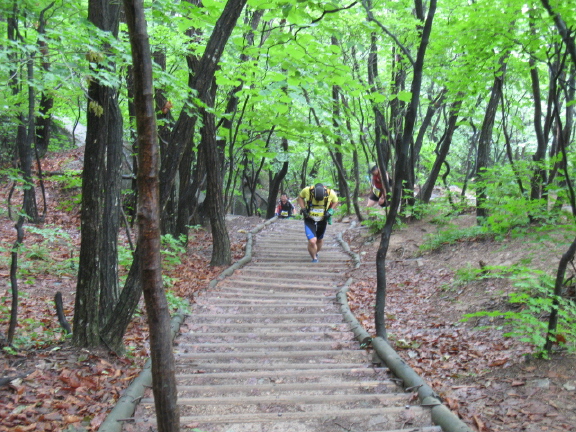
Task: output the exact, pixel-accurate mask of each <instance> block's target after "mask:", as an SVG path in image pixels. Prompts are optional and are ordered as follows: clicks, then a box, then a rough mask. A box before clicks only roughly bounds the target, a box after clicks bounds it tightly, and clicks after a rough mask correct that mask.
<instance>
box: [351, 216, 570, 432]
mask: <svg viewBox="0 0 576 432" xmlns="http://www.w3.org/2000/svg"><path fill="white" fill-rule="evenodd" d="M417 225H418V224H417ZM420 229H422V231H424V230H426V231H428V232H430V231H433V230H434V229H435V228H430V227H429V226H426V225H424V224H423V223H420V224H419V225H418V226H416V227H413V228H412V227H411V226H410V225H409V226H408V228H406V229H404V230H402V231H398V232H397V231H395V232H394V234H393V237H394V236H397V244H406V243H407V242H411V241H413V239H412V238H405V236H406V235H407V234H406V233H410V232H412V231H411V230H420ZM361 230H365V228H357V229H355V230H349V231H348V233H346V235H345V238H346V239H347V241H348V242H349V243H350V244H351V246H352V249H353V250H354V252H357V253H359V254H361V256H362V265H361V267H360V268H359V269H357V270H355V271H352V272H351V273H350V275H351V276H352V277H354V279H355V282H354V284H353V285H351V287H350V290H349V292H348V300H349V304H350V307H351V309H352V310H353V312H354V314H355V316H356V317H357V319H358V320H359V321H360V322H361V323H362V324H363V326H364V327H365V328H366V329H367V330H368V331H369V332H370V333H371V334H373V335H375V327H374V306H375V301H376V300H375V299H376V271H375V261H376V252H377V243H378V239H376V241H367V240H366V239H367V238H369V236H366V234H363V233H362V232H361ZM408 237H409V235H408ZM483 246H484V249H487V250H489V249H490V245H489V244H483ZM475 247H476V245H475V243H474V242H473V241H472V242H462V243H459V244H458V245H457V246H456V247H455V248H452V247H451V248H446V249H445V250H440V251H435V252H434V253H430V254H427V255H425V256H424V257H418V259H413V258H411V257H399V258H400V259H396V258H398V257H396V256H394V254H393V252H389V254H388V260H387V266H386V280H387V292H386V329H387V332H388V336H389V339H390V342H391V344H392V345H393V347H394V348H395V349H396V350H397V352H398V353H399V354H400V356H401V357H402V358H403V359H404V360H405V361H406V362H407V363H408V364H409V365H410V366H411V367H412V368H413V369H414V370H415V371H416V372H417V373H418V374H420V375H421V376H422V377H423V378H424V379H425V380H426V381H427V382H428V383H429V384H431V385H432V387H433V388H434V389H435V390H436V392H437V393H438V394H439V395H440V396H441V397H442V398H443V401H444V402H445V404H446V405H447V406H448V407H449V408H450V409H452V410H453V411H454V412H455V413H457V414H458V415H460V416H461V417H462V418H463V419H464V420H465V421H466V423H467V424H468V425H469V426H470V427H471V428H473V429H475V430H477V431H480V432H491V431H506V432H517V431H531V432H537V431H538V432H540V431H576V403H574V402H573V401H574V391H571V392H570V391H566V390H565V389H566V383H567V382H568V383H569V384H568V388H573V387H572V385H571V384H570V383H572V382H576V372H575V367H574V366H575V364H576V361H575V358H574V356H563V355H562V354H558V355H556V357H555V359H554V360H555V361H556V363H551V362H546V361H545V360H540V359H534V358H532V357H531V356H530V355H529V353H530V352H531V351H532V347H531V346H529V345H528V344H525V343H522V342H520V341H518V340H516V339H511V338H505V337H503V335H502V331H501V330H497V329H495V328H491V329H486V330H483V331H479V330H478V329H477V328H475V325H474V323H463V322H461V318H462V316H463V314H464V313H465V312H471V311H472V310H471V309H472V308H473V307H474V305H475V304H480V305H483V306H485V307H489V306H491V307H493V306H494V304H495V302H497V301H500V300H499V298H501V297H502V294H498V293H499V291H501V290H503V287H502V286H501V285H498V283H497V282H495V281H493V280H490V279H489V278H486V279H483V280H481V281H477V282H475V283H471V284H468V285H467V286H464V287H462V286H459V287H454V284H453V281H454V271H455V269H454V268H449V267H448V266H447V261H448V258H449V257H453V256H461V257H462V265H463V266H464V262H465V261H466V258H468V255H471V254H472V252H471V250H473V249H474V248H475ZM493 247H494V248H499V247H501V246H499V245H495V246H493ZM525 247H526V248H529V247H530V246H525ZM456 248H457V249H456ZM555 265H557V262H556V263H550V268H553V267H554V266H555ZM527 361H530V362H533V363H534V364H535V365H536V366H527V363H526V362H527ZM554 368H561V369H562V370H567V371H569V372H567V373H566V374H565V375H563V376H562V377H558V376H556V377H554V378H551V377H549V376H548V375H549V374H550V369H552V370H553V369H554ZM539 371H540V373H539ZM563 386H564V387H563Z"/></svg>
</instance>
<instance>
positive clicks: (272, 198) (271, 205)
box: [266, 137, 288, 219]
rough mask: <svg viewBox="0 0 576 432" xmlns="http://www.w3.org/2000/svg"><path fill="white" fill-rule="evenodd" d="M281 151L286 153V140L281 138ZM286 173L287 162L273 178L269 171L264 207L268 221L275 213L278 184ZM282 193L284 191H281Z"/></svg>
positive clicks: (278, 190)
mask: <svg viewBox="0 0 576 432" xmlns="http://www.w3.org/2000/svg"><path fill="white" fill-rule="evenodd" d="M282 149H283V150H284V152H287V151H288V139H287V138H285V137H283V138H282ZM287 172H288V160H286V161H285V162H284V163H283V164H282V168H281V169H280V171H278V172H277V173H276V174H274V176H272V171H270V178H271V181H270V186H269V189H268V205H267V206H266V219H270V218H273V217H274V214H275V212H276V198H277V197H278V193H279V192H280V184H281V183H282V180H284V177H286V173H287ZM282 192H284V191H282Z"/></svg>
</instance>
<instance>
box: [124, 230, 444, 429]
mask: <svg viewBox="0 0 576 432" xmlns="http://www.w3.org/2000/svg"><path fill="white" fill-rule="evenodd" d="M345 227H346V225H344V224H334V225H333V226H331V227H329V228H328V233H327V236H326V239H325V245H324V248H323V250H322V251H321V253H320V262H319V263H317V264H313V263H311V262H310V257H309V256H308V253H307V251H306V241H305V237H304V234H303V229H302V222H301V221H279V222H278V223H276V224H273V225H272V226H271V227H269V228H268V229H266V230H265V231H263V232H262V233H260V234H259V235H258V236H257V237H256V241H255V256H254V259H253V261H252V262H251V263H250V264H249V265H248V266H246V267H245V268H244V269H242V270H240V271H237V272H236V273H235V274H234V275H233V276H231V277H230V278H228V279H226V280H224V281H222V282H220V283H219V284H218V286H217V287H216V289H215V290H211V291H209V292H205V293H204V294H203V295H201V296H199V297H198V298H197V301H196V304H194V306H193V310H192V313H191V315H190V316H189V317H188V318H187V320H186V322H185V324H184V326H183V328H182V334H181V335H180V336H179V337H178V338H177V340H176V348H175V351H176V361H177V380H178V383H179V388H178V397H179V405H180V410H181V425H182V428H183V429H184V428H186V429H192V428H197V429H198V430H200V431H203V432H221V431H222V432H224V431H227V432H232V431H234V432H264V431H275V432H284V431H286V432H288V431H290V432H308V431H310V432H312V431H314V432H334V431H339V430H342V431H345V430H362V431H366V432H368V431H371V432H377V431H378V432H384V431H399V430H402V429H406V428H407V427H410V428H411V429H410V430H418V431H423V432H424V431H425V432H439V431H440V430H441V429H440V428H438V427H434V426H432V425H431V420H430V415H429V411H428V410H427V409H426V408H422V407H420V406H418V405H415V403H416V402H414V400H413V398H411V394H407V393H404V392H403V390H402V388H401V387H399V386H398V385H397V384H396V383H395V381H394V379H393V378H392V377H391V376H390V375H389V373H388V371H387V369H385V368H375V367H373V365H372V362H371V355H370V353H368V352H366V351H365V350H363V349H360V347H359V345H358V343H357V342H356V341H355V340H354V338H353V334H352V333H351V332H350V331H349V330H348V326H347V324H345V323H344V322H343V320H342V316H341V313H340V312H339V307H338V305H337V304H335V296H336V292H337V290H338V288H339V287H341V286H342V285H343V283H344V282H345V280H346V275H345V273H346V272H347V271H348V270H349V269H350V257H349V256H348V255H346V254H345V253H343V252H342V250H341V249H340V247H339V245H338V243H337V241H336V240H335V235H336V234H337V233H338V232H341V231H343V230H344V229H345ZM135 418H136V419H137V421H136V422H135V423H132V424H130V425H127V426H126V427H125V430H130V431H152V430H155V419H154V409H153V399H152V396H151V392H149V394H147V395H146V396H145V399H143V400H142V402H141V404H140V405H139V408H138V409H137V412H136V414H135Z"/></svg>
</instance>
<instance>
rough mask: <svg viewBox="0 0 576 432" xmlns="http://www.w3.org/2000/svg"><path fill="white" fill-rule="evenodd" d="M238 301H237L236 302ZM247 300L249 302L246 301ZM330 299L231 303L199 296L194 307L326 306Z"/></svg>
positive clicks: (227, 300)
mask: <svg viewBox="0 0 576 432" xmlns="http://www.w3.org/2000/svg"><path fill="white" fill-rule="evenodd" d="M237 302H239V303H237ZM248 302H249V303H248ZM332 304H333V302H332V301H330V300H328V299H327V300H325V301H318V300H316V299H310V300H290V301H287V300H282V299H278V300H269V299H259V298H256V299H248V300H245V299H237V300H235V301H234V302H233V303H231V302H230V299H227V298H225V299H222V298H217V297H212V298H210V297H201V298H199V299H196V303H194V306H193V307H194V308H199V309H203V308H228V307H241V308H275V307H279V306H285V307H326V306H330V305H332Z"/></svg>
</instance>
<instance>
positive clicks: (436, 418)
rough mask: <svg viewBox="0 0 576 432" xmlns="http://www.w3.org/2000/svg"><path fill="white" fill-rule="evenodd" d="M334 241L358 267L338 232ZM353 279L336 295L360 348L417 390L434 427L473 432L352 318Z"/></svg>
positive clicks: (408, 388) (446, 431) (385, 343)
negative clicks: (350, 292)
mask: <svg viewBox="0 0 576 432" xmlns="http://www.w3.org/2000/svg"><path fill="white" fill-rule="evenodd" d="M337 240H338V243H340V245H341V247H342V249H343V250H344V251H345V252H346V253H348V254H349V255H350V256H351V257H352V258H353V259H354V262H355V268H358V267H360V257H359V256H358V254H356V253H354V252H352V251H351V250H350V246H349V245H348V243H346V241H345V240H343V239H342V234H340V233H339V234H338V235H337ZM353 282H354V279H353V278H349V279H348V280H347V281H346V283H345V284H344V286H343V287H342V288H341V289H340V291H339V292H338V294H337V295H336V299H337V303H338V304H340V311H341V312H342V315H343V317H344V320H345V321H346V322H347V323H348V324H349V325H350V330H351V331H352V332H353V333H354V335H355V336H356V339H357V340H358V341H359V342H360V346H361V347H362V348H365V347H367V346H368V345H370V344H372V347H373V349H374V351H375V354H376V355H377V356H378V358H379V359H380V360H381V361H382V362H383V363H384V364H385V365H386V366H387V367H388V368H389V369H390V371H391V372H392V373H393V374H394V375H396V377H398V378H399V379H400V380H402V386H403V387H404V390H405V391H407V392H408V391H417V392H418V399H419V400H420V405H421V406H423V407H428V408H430V410H431V414H432V421H433V422H434V424H436V425H437V426H440V427H442V430H443V431H444V432H473V430H472V429H471V428H470V427H468V425H466V423H464V422H463V421H462V420H461V419H460V418H459V417H458V416H457V415H456V414H455V413H453V412H452V411H451V410H450V409H448V407H446V406H445V405H444V404H443V403H442V400H441V399H440V397H439V396H438V395H437V394H436V393H435V392H434V390H433V389H432V387H430V386H429V385H428V384H426V382H425V381H424V379H423V378H422V377H420V375H418V374H417V373H416V372H415V371H414V369H412V368H411V367H410V366H409V365H408V364H407V363H406V362H405V361H404V360H402V358H401V357H400V356H399V355H398V353H397V352H396V351H395V350H394V349H393V348H392V347H391V346H390V344H389V343H388V341H386V340H385V339H383V338H381V337H375V338H372V337H371V336H370V334H369V333H368V332H367V331H366V330H365V329H364V327H362V325H361V324H360V322H359V321H358V320H357V319H356V317H355V316H354V314H353V313H352V311H351V310H350V306H349V304H348V295H347V294H348V290H349V288H350V285H352V283H353Z"/></svg>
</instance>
